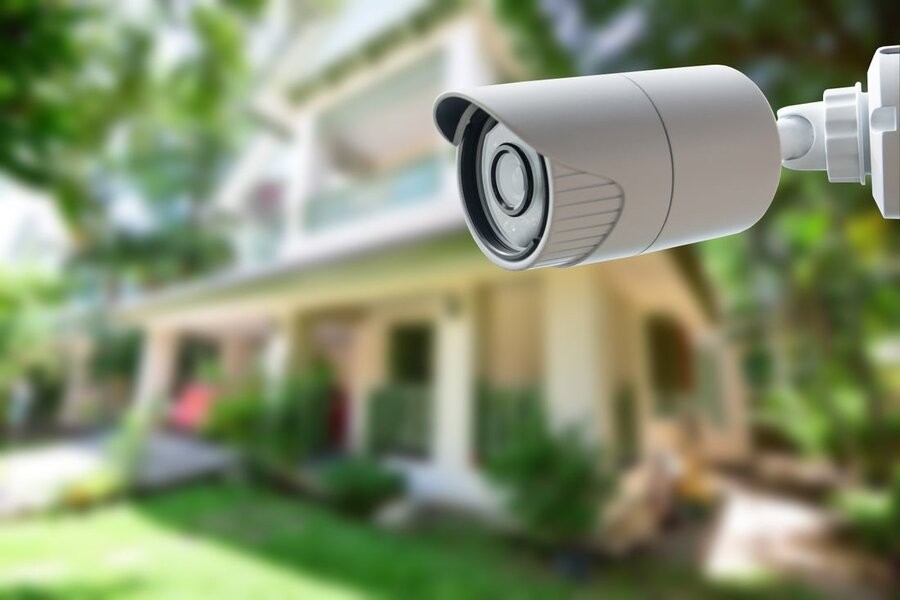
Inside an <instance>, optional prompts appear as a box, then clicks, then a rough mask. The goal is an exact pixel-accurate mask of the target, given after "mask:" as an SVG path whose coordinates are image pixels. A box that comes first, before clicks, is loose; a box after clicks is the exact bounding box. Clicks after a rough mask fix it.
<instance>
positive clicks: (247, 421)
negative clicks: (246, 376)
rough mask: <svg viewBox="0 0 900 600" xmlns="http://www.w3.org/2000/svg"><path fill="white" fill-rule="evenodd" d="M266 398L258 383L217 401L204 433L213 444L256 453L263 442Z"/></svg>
mask: <svg viewBox="0 0 900 600" xmlns="http://www.w3.org/2000/svg"><path fill="white" fill-rule="evenodd" d="M264 396H265V395H264V394H263V392H262V386H260V385H259V384H257V383H255V382H254V383H251V384H248V385H246V386H244V387H243V388H242V389H240V390H237V391H235V392H234V393H232V394H230V395H227V396H223V397H221V398H218V399H216V400H215V401H214V402H213V404H212V407H211V409H210V412H209V416H208V418H207V421H206V423H205V425H204V427H203V431H204V433H205V434H206V435H207V436H209V437H210V438H211V439H213V440H216V441H219V442H223V443H225V444H229V445H231V446H234V447H236V448H239V449H242V450H244V451H247V452H252V451H253V447H254V445H255V444H256V443H258V442H259V440H260V439H262V436H261V432H262V426H263V419H264V417H265V411H266V401H265V397H264Z"/></svg>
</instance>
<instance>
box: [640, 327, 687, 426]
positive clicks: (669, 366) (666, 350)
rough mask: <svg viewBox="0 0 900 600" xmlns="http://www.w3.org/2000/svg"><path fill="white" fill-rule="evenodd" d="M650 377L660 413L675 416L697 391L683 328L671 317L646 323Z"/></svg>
mask: <svg viewBox="0 0 900 600" xmlns="http://www.w3.org/2000/svg"><path fill="white" fill-rule="evenodd" d="M647 344H648V348H649V354H650V369H651V371H650V376H651V382H652V384H653V389H654V391H655V392H656V397H657V411H658V412H659V414H662V415H673V414H675V413H677V412H678V410H679V408H681V406H680V405H681V404H682V401H683V400H685V399H686V397H687V396H688V395H689V394H690V393H691V391H692V390H693V387H694V382H693V375H694V365H693V354H692V352H691V349H690V342H689V340H688V336H687V334H686V333H685V331H684V328H683V327H682V326H681V325H680V324H679V323H678V321H676V320H675V319H673V318H671V317H663V316H656V317H652V318H650V319H649V320H648V321H647Z"/></svg>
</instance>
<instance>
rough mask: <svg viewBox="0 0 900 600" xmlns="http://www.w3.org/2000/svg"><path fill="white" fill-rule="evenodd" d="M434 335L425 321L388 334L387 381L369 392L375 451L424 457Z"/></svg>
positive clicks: (429, 429)
mask: <svg viewBox="0 0 900 600" xmlns="http://www.w3.org/2000/svg"><path fill="white" fill-rule="evenodd" d="M433 355H434V334H433V329H432V327H431V325H429V324H427V323H415V324H403V325H398V326H396V327H394V328H393V329H392V330H391V332H390V334H389V335H388V354H387V358H388V365H387V374H388V381H387V383H385V385H383V386H381V387H380V388H378V389H377V390H375V392H374V393H373V394H372V397H371V410H370V420H369V446H370V448H371V449H372V451H373V452H375V453H377V454H401V455H407V456H415V457H424V456H427V454H428V451H429V449H430V442H431V437H432V435H431V433H432V427H431V404H432V402H431V380H432V373H433Z"/></svg>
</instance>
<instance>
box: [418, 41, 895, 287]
mask: <svg viewBox="0 0 900 600" xmlns="http://www.w3.org/2000/svg"><path fill="white" fill-rule="evenodd" d="M898 112H900V46H891V47H885V48H880V49H879V50H878V51H877V52H876V53H875V57H874V58H873V60H872V65H871V67H870V68H869V72H868V93H864V92H862V91H861V86H860V84H858V83H857V84H856V86H855V87H852V88H842V89H837V90H827V91H826V92H825V94H824V97H823V100H822V101H821V102H816V103H811V104H804V105H799V106H793V107H787V108H784V109H782V110H780V111H779V113H778V120H777V121H776V118H775V116H774V115H773V114H772V109H771V107H770V106H769V103H768V101H767V100H766V98H765V96H764V95H763V93H762V92H761V91H760V89H759V88H758V87H757V86H756V84H754V83H753V81H751V80H750V79H749V78H748V77H746V76H745V75H743V74H742V73H740V72H739V71H736V70H734V69H732V68H730V67H725V66H721V65H708V66H699V67H686V68H678V69H662V70H657V71H642V72H634V73H617V74H609V75H596V76H588V77H573V78H566V79H552V80H544V81H529V82H521V83H510V84H503V85H494V86H486V87H479V88H473V89H469V90H463V91H451V92H447V93H444V94H442V95H441V96H439V97H438V99H437V101H436V102H435V106H434V119H435V123H436V125H437V128H438V129H439V130H440V132H441V134H442V135H443V136H444V137H445V138H446V139H447V140H448V141H450V142H451V143H452V144H453V145H455V146H456V147H457V171H458V183H459V191H460V195H461V197H462V204H463V209H464V210H463V212H464V214H465V219H466V223H467V224H468V226H469V229H470V231H471V233H472V235H473V236H474V238H475V240H476V242H477V243H478V245H479V247H480V248H481V250H482V251H483V252H484V254H485V255H486V256H487V257H488V258H490V259H491V260H492V261H493V262H494V263H496V264H497V265H499V266H501V267H505V268H507V269H514V270H520V269H529V268H536V267H545V266H571V265H577V264H585V263H592V262H598V261H604V260H611V259H615V258H621V257H626V256H633V255H637V254H642V253H645V252H653V251H656V250H662V249H665V248H671V247H673V246H679V245H682V244H688V243H692V242H697V241H701V240H707V239H711V238H715V237H721V236H725V235H729V234H732V233H737V232H739V231H743V230H744V229H747V228H748V227H750V226H751V225H753V224H754V223H755V222H756V221H758V220H759V219H760V217H762V215H763V214H764V213H765V212H766V210H767V209H768V207H769V205H770V203H771V202H772V198H773V197H774V195H775V190H776V189H777V187H778V180H779V178H780V174H781V167H782V166H785V167H787V168H791V169H798V170H825V171H827V173H828V177H829V180H830V181H859V182H861V183H864V182H865V179H866V175H867V174H871V178H872V185H873V195H874V196H875V200H876V203H877V204H878V206H879V208H880V209H881V211H882V214H883V215H884V216H885V217H886V218H900V131H898Z"/></svg>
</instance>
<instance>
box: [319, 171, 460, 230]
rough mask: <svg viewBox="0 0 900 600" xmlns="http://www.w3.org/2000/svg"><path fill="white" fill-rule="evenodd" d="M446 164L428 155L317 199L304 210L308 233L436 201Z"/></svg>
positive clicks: (325, 193)
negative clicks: (443, 168)
mask: <svg viewBox="0 0 900 600" xmlns="http://www.w3.org/2000/svg"><path fill="white" fill-rule="evenodd" d="M444 162H445V161H443V160H442V156H441V155H437V154H433V155H429V156H428V157H426V158H424V159H419V160H417V161H415V162H412V163H409V164H407V165H405V166H403V167H400V168H398V169H395V170H393V171H389V172H387V173H384V174H380V175H377V176H375V177H369V178H366V179H362V180H359V181H356V182H354V183H353V184H352V185H349V186H346V187H342V188H339V189H336V190H332V191H328V192H324V193H322V194H318V195H315V196H313V197H311V198H310V199H309V200H308V201H307V202H306V204H305V207H304V211H305V215H304V216H305V219H304V223H305V227H306V230H307V231H309V232H319V231H322V230H325V229H328V228H331V227H335V226H338V225H341V224H345V223H349V222H353V221H359V220H363V219H366V218H368V217H372V216H376V215H379V214H382V213H385V212H389V211H392V210H398V209H402V208H404V207H409V206H415V205H420V204H423V203H427V202H430V201H433V200H436V199H437V197H438V194H439V190H440V185H441V170H442V167H443V166H444Z"/></svg>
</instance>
